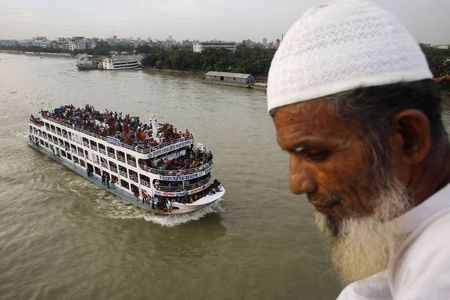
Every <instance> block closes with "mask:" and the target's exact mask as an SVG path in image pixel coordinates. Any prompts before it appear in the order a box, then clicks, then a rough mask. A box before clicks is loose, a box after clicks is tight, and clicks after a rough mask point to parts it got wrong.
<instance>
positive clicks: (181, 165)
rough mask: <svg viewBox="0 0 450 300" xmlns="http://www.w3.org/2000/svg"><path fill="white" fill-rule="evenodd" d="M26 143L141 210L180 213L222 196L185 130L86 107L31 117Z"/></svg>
mask: <svg viewBox="0 0 450 300" xmlns="http://www.w3.org/2000/svg"><path fill="white" fill-rule="evenodd" d="M28 144H29V145H30V146H31V147H33V148H34V149H36V150H39V151H40V152H42V153H44V154H46V155H48V156H50V157H52V158H54V160H55V161H57V162H59V163H61V164H63V165H65V166H66V167H68V168H69V169H71V170H73V171H74V172H76V173H78V174H79V175H81V176H83V177H85V178H86V179H87V180H89V181H90V182H92V183H94V184H96V185H97V186H99V187H102V188H104V189H106V190H108V191H109V192H111V193H113V194H115V195H116V196H119V197H120V198H122V199H123V200H126V201H128V202H130V203H132V204H134V205H136V206H138V207H140V208H143V209H145V210H147V211H150V212H153V213H156V214H164V215H173V214H184V213H190V212H193V211H196V210H198V209H201V208H204V207H206V206H209V205H211V204H212V203H214V202H216V201H218V200H219V199H220V198H222V197H223V195H224V194H225V189H224V188H223V186H222V184H221V183H220V182H219V181H218V180H217V179H214V178H213V176H212V168H213V154H212V153H211V151H209V150H208V149H206V147H204V145H203V144H201V143H195V141H194V136H193V134H192V133H191V132H189V130H187V129H186V130H184V131H180V130H178V129H177V128H175V127H174V126H173V125H172V124H169V123H159V122H158V121H157V119H156V118H151V119H150V121H149V122H148V123H145V122H142V121H141V120H140V118H139V117H132V116H130V115H128V114H127V115H124V114H122V113H118V112H112V111H109V110H104V111H99V110H96V109H95V108H94V107H93V106H91V105H86V106H84V107H74V106H73V105H66V106H62V107H58V108H56V109H53V110H41V111H40V112H39V113H38V114H37V115H36V116H35V115H31V117H30V123H29V141H28Z"/></svg>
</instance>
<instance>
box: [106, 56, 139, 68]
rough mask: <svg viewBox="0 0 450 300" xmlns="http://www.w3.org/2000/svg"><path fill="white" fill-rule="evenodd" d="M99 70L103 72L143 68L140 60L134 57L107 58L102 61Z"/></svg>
mask: <svg viewBox="0 0 450 300" xmlns="http://www.w3.org/2000/svg"><path fill="white" fill-rule="evenodd" d="M99 68H100V69H103V70H128V69H140V68H142V65H141V62H140V60H139V59H137V58H136V57H133V56H115V57H111V58H110V57H107V58H104V59H102V60H101V62H100V63H99Z"/></svg>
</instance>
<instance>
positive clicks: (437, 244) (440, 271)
mask: <svg viewBox="0 0 450 300" xmlns="http://www.w3.org/2000/svg"><path fill="white" fill-rule="evenodd" d="M449 231H450V209H446V210H443V211H441V212H439V213H437V214H435V215H433V216H432V217H430V219H429V220H427V222H425V223H424V224H422V225H421V226H420V227H419V228H417V229H416V230H415V231H414V232H413V233H412V234H411V235H410V237H409V238H408V239H407V241H406V245H405V249H404V251H403V252H402V253H399V256H398V257H397V260H396V261H395V264H394V266H391V267H393V268H392V269H391V272H392V273H391V276H390V279H391V280H392V282H391V284H392V285H391V286H392V289H393V291H392V292H393V296H394V298H398V299H409V298H408V295H410V296H413V295H416V296H417V295H422V296H424V297H425V296H426V297H427V298H428V299H444V298H440V297H441V296H442V295H444V294H443V293H450V284H449V283H448V282H447V281H446V279H445V278H448V276H450V238H449ZM413 298H414V297H413ZM419 298H420V297H419ZM419 298H415V299H419Z"/></svg>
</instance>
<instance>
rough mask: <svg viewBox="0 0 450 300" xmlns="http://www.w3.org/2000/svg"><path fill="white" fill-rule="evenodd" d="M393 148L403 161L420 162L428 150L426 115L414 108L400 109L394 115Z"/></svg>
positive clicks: (429, 137) (429, 135)
mask: <svg viewBox="0 0 450 300" xmlns="http://www.w3.org/2000/svg"><path fill="white" fill-rule="evenodd" d="M393 122H394V128H395V133H394V134H395V139H394V140H395V142H394V143H395V144H396V145H395V146H396V147H395V148H396V149H397V151H398V154H400V156H401V157H402V158H403V159H404V162H406V163H408V164H410V165H413V164H418V163H420V162H422V161H423V160H424V159H425V157H426V156H427V155H428V153H429V152H430V148H431V133H430V122H429V121H428V118H427V116H426V115H425V114H424V113H422V112H421V111H418V110H415V109H406V110H402V111H401V112H399V113H398V114H396V115H395V116H394V119H393Z"/></svg>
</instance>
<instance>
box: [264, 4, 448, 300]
mask: <svg viewBox="0 0 450 300" xmlns="http://www.w3.org/2000/svg"><path fill="white" fill-rule="evenodd" d="M268 109H269V112H270V114H271V116H272V117H273V121H274V123H275V127H276V135H277V141H278V144H279V145H280V147H281V148H282V149H283V150H284V151H287V152H288V153H289V157H290V170H289V186H290V189H291V191H292V192H293V193H295V194H303V193H305V194H306V195H307V198H308V200H309V202H310V203H311V204H312V205H313V206H314V208H315V210H316V222H317V224H318V225H319V228H320V229H321V231H322V232H323V233H324V235H325V236H326V237H327V238H328V240H329V241H330V245H331V252H332V260H333V263H334V265H335V267H336V270H337V272H338V274H339V276H340V277H341V279H342V281H343V282H344V283H349V284H350V285H348V286H347V287H346V288H345V289H344V290H343V291H342V293H341V295H340V296H339V299H450V239H449V238H450V235H449V233H448V232H449V231H450V185H449V181H450V144H449V140H448V135H447V133H446V131H445V128H444V126H443V122H442V119H441V99H440V94H439V90H438V89H437V87H436V86H435V83H433V81H432V74H431V72H430V70H429V68H428V65H427V62H426V60H425V57H424V55H423V53H422V52H421V50H420V48H419V47H418V45H417V43H416V41H415V40H414V39H413V38H412V36H411V35H410V34H409V33H408V32H407V30H406V29H405V28H404V27H403V25H402V24H401V23H400V22H399V20H398V19H397V18H396V17H394V16H393V15H391V14H390V13H388V12H386V11H385V10H383V9H381V8H379V7H377V6H375V5H374V4H372V3H370V2H368V1H364V0H338V1H334V2H330V3H328V4H324V5H320V6H317V7H314V8H312V9H310V10H308V11H307V12H306V13H305V14H304V15H303V16H302V17H301V18H300V19H299V20H298V21H297V22H296V23H295V24H294V25H293V26H292V27H291V28H290V30H289V31H288V33H287V34H286V37H285V39H284V40H283V42H282V43H281V45H280V48H279V49H278V51H277V53H276V55H275V57H274V59H273V61H272V65H271V68H270V72H269V81H268Z"/></svg>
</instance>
